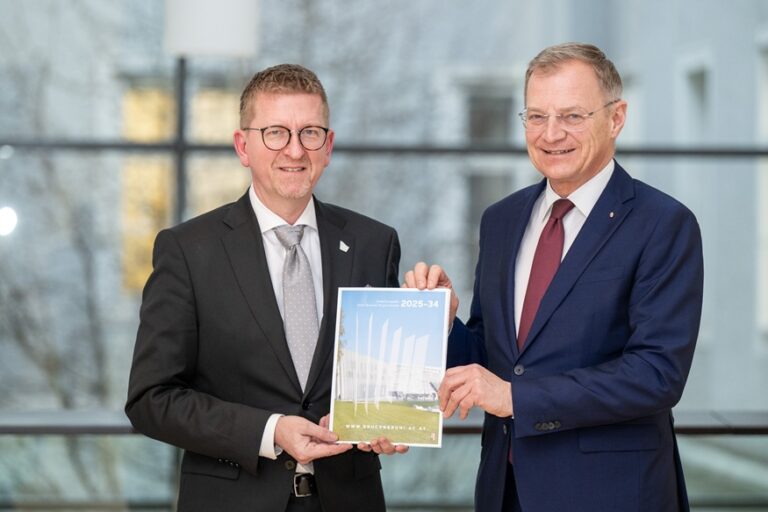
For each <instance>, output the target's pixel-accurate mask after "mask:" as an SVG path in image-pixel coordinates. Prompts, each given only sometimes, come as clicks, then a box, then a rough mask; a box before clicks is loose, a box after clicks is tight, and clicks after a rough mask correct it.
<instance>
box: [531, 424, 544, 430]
mask: <svg viewBox="0 0 768 512" xmlns="http://www.w3.org/2000/svg"><path fill="white" fill-rule="evenodd" d="M533 428H534V429H536V430H538V431H542V430H544V429H543V428H542V425H541V423H536V424H535V425H534V426H533Z"/></svg>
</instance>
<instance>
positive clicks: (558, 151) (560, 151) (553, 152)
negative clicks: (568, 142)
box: [542, 149, 575, 155]
mask: <svg viewBox="0 0 768 512" xmlns="http://www.w3.org/2000/svg"><path fill="white" fill-rule="evenodd" d="M542 151H543V152H545V153H546V154H548V155H565V154H568V153H570V152H572V151H575V149H553V150H547V149H542Z"/></svg>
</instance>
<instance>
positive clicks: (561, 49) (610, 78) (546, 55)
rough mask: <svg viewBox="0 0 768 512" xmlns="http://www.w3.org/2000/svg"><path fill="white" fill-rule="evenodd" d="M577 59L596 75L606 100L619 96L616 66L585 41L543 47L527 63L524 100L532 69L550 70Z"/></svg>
mask: <svg viewBox="0 0 768 512" xmlns="http://www.w3.org/2000/svg"><path fill="white" fill-rule="evenodd" d="M573 60H578V61H581V62H584V63H586V64H589V65H590V66H592V69H593V70H594V71H595V75H597V81H598V83H599V84H600V88H601V89H602V90H603V93H605V95H606V99H608V100H617V99H619V98H621V92H622V85H621V76H619V72H618V71H616V66H614V65H613V62H611V61H610V59H608V57H606V56H605V54H604V53H603V52H602V50H600V48H598V47H597V46H594V45H591V44H586V43H563V44H558V45H555V46H550V47H549V48H545V49H543V50H542V51H541V52H540V53H539V54H538V55H537V56H536V57H534V58H533V60H531V62H530V63H529V64H528V70H527V71H526V72H525V100H526V104H527V101H528V81H529V80H530V79H531V75H532V74H533V73H534V71H544V72H547V71H551V70H554V69H556V68H558V67H559V66H561V65H562V64H564V63H566V62H568V61H573Z"/></svg>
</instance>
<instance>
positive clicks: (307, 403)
mask: <svg viewBox="0 0 768 512" xmlns="http://www.w3.org/2000/svg"><path fill="white" fill-rule="evenodd" d="M310 407H312V402H310V401H309V400H304V401H303V402H302V403H301V408H302V409H304V410H305V411H306V410H307V409H309V408H310Z"/></svg>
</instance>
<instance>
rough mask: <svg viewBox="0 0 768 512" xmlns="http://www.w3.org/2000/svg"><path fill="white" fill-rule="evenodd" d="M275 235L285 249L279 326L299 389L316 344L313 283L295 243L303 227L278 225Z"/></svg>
mask: <svg viewBox="0 0 768 512" xmlns="http://www.w3.org/2000/svg"><path fill="white" fill-rule="evenodd" d="M275 235H277V239H278V240H280V243H281V244H283V247H285V249H286V253H285V264H284V266H283V325H284V326H285V337H286V339H287V340H288V348H289V349H290V351H291V358H293V365H294V367H295V368H296V374H297V375H298V376H299V383H300V384H301V389H302V390H303V389H304V387H305V386H306V385H307V377H308V376H309V367H310V366H311V365H312V356H313V355H314V353H315V345H316V344H317V335H318V330H319V329H318V321H317V302H316V301H315V286H314V283H313V282H312V269H311V268H310V266H309V260H308V259H307V255H306V254H304V251H303V250H302V248H301V245H299V242H301V237H302V236H303V235H304V226H289V225H287V224H286V225H284V226H278V227H276V228H275Z"/></svg>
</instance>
